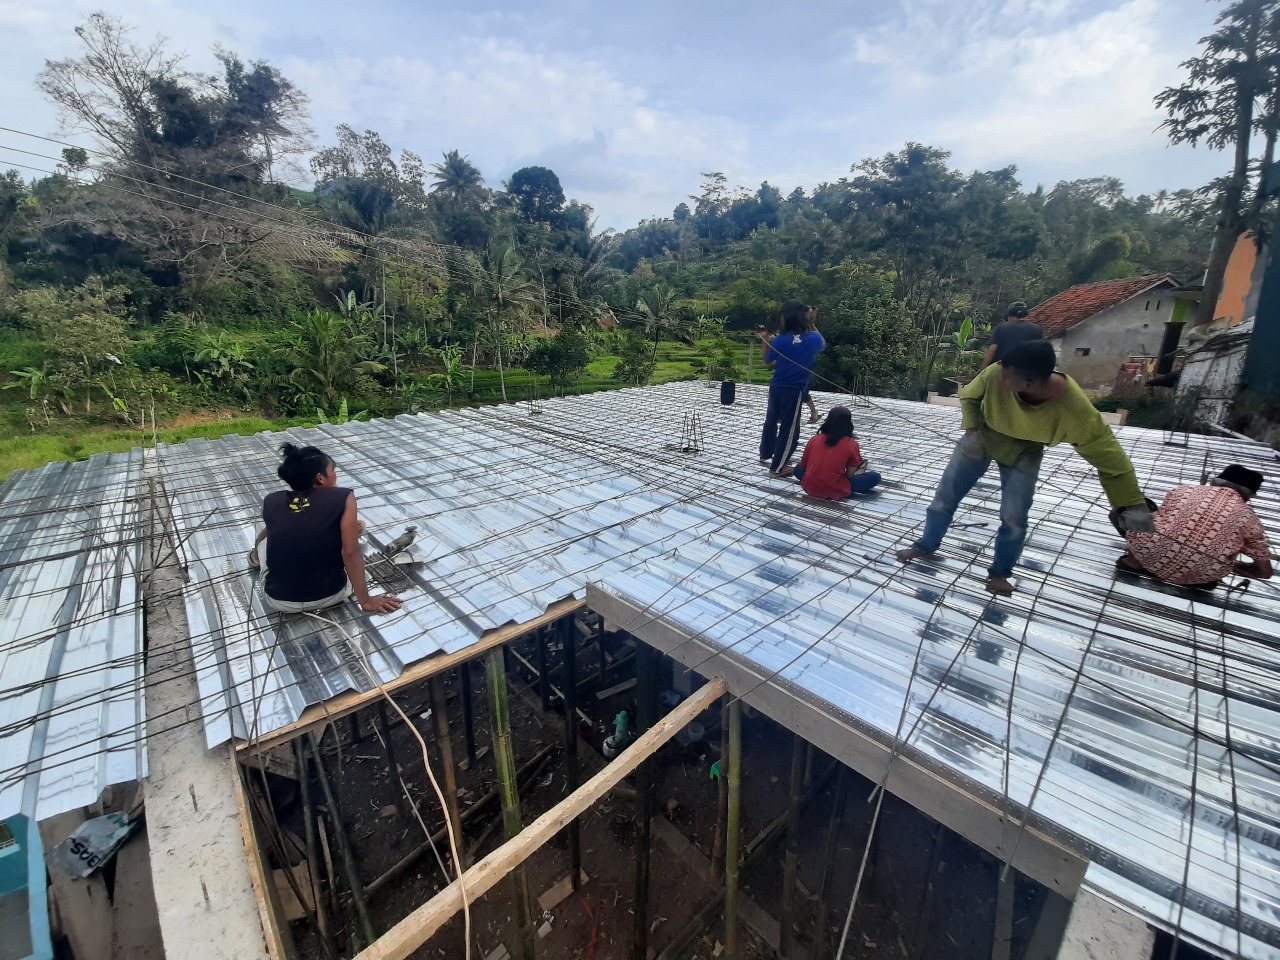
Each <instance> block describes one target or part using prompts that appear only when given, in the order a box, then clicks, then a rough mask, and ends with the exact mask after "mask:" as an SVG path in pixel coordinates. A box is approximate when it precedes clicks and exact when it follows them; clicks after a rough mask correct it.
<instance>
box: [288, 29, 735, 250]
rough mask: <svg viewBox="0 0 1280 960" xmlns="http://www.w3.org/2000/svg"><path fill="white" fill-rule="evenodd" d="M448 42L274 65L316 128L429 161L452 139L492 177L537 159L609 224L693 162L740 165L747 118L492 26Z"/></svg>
mask: <svg viewBox="0 0 1280 960" xmlns="http://www.w3.org/2000/svg"><path fill="white" fill-rule="evenodd" d="M450 50H451V56H450V59H449V60H448V61H445V62H442V61H429V60H427V59H425V58H417V57H381V58H378V59H371V58H363V57H357V56H354V55H351V54H344V55H341V56H332V57H319V58H313V57H304V56H297V55H295V56H292V57H290V58H287V59H286V60H285V61H283V62H282V63H281V64H280V66H281V68H282V69H283V70H284V72H285V74H286V75H287V76H289V77H290V78H291V79H292V80H293V81H294V82H295V83H297V84H298V85H299V86H300V87H301V88H302V89H304V90H306V91H307V92H308V93H309V94H310V95H311V99H312V103H313V112H314V114H315V119H316V126H317V128H318V129H319V130H320V131H321V137H322V139H323V138H326V137H329V136H331V131H332V129H333V127H334V126H335V125H336V124H337V123H341V122H350V123H352V124H353V125H356V126H359V127H361V128H363V127H369V128H371V129H375V130H378V131H379V132H380V133H382V134H383V136H384V137H385V138H386V139H387V140H388V142H390V143H393V144H394V145H396V146H397V147H402V148H403V147H408V148H411V149H415V150H418V151H419V152H421V153H422V154H423V155H424V157H425V158H426V159H427V161H428V162H432V161H433V160H434V159H435V158H436V157H437V156H438V153H439V152H440V151H443V150H445V149H455V148H456V149H459V150H461V151H462V152H463V153H464V154H468V155H470V156H471V158H472V160H473V162H475V163H476V164H477V165H478V166H479V167H480V168H481V171H482V172H483V173H484V174H485V175H486V178H487V179H488V182H489V183H490V185H491V186H495V187H496V186H498V182H499V181H500V180H501V179H503V178H505V177H507V176H509V175H510V174H511V173H512V172H513V171H514V170H515V169H517V168H518V167H519V166H523V165H527V164H531V163H542V164H544V165H547V166H551V167H552V169H554V170H556V172H557V173H558V174H559V175H560V177H561V180H562V182H563V183H564V187H565V192H566V193H567V194H568V195H569V196H571V197H576V198H577V199H580V200H584V201H586V202H588V203H591V204H593V205H594V206H595V207H596V209H597V210H600V211H601V212H602V213H603V214H605V216H606V217H607V220H608V223H607V224H606V225H616V226H623V225H627V224H629V223H634V222H635V220H637V219H639V218H640V217H643V216H652V215H654V214H655V213H657V214H661V213H666V212H669V210H670V209H671V208H672V207H673V206H674V205H675V204H676V203H677V202H679V200H680V199H682V198H683V195H684V194H685V193H688V192H689V191H690V190H691V189H692V188H693V186H694V185H696V182H697V173H698V171H699V170H706V169H711V168H714V169H732V168H733V166H734V165H735V164H736V165H737V166H739V167H745V163H744V162H743V158H744V157H745V156H746V154H747V146H748V136H747V133H746V130H745V127H744V126H743V125H741V124H739V123H735V122H733V121H731V120H729V119H727V118H725V117H722V116H717V115H715V114H713V113H706V112H694V111H681V112H676V111H672V110H669V109H664V108H662V107H660V106H658V105H655V104H654V103H653V102H651V100H650V97H649V95H648V94H647V92H646V91H645V90H644V89H643V88H642V87H641V86H639V85H636V84H630V83H625V82H623V81H622V80H620V79H619V78H618V77H617V76H615V75H614V73H613V72H612V71H611V70H610V69H609V68H608V67H607V66H606V65H604V64H602V63H599V62H595V61H591V60H584V59H581V58H575V59H573V60H570V59H569V58H567V57H557V56H555V55H552V54H550V53H547V52H544V51H539V50H533V49H530V48H528V47H526V46H525V45H523V44H521V43H518V42H516V41H513V40H509V39H508V40H499V39H496V38H492V37H490V38H474V39H472V40H470V41H467V40H465V39H463V38H454V41H453V42H452V43H451V44H450ZM573 144H591V145H592V146H591V149H590V150H589V151H586V152H585V153H584V154H583V155H582V156H575V155H573V154H572V153H570V152H568V151H567V150H566V147H567V146H569V145H573ZM578 173H581V174H582V178H581V182H576V181H575V175H576V174H578Z"/></svg>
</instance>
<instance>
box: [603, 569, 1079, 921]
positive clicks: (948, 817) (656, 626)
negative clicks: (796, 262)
mask: <svg viewBox="0 0 1280 960" xmlns="http://www.w3.org/2000/svg"><path fill="white" fill-rule="evenodd" d="M587 604H588V606H590V608H591V609H592V610H594V611H595V612H596V613H599V614H601V615H603V616H605V617H607V618H608V619H609V621H610V622H613V623H617V624H618V625H619V627H620V628H621V629H623V630H630V631H631V632H632V633H634V634H636V635H638V636H639V637H640V638H641V639H642V640H644V641H646V642H647V643H649V644H651V645H652V646H655V647H657V648H658V649H659V650H662V651H663V652H665V653H667V654H668V655H669V656H672V657H674V658H675V659H676V660H678V661H680V662H681V663H683V664H684V665H685V666H687V667H689V668H690V669H693V670H695V671H696V672H698V673H701V674H712V673H714V674H715V675H716V676H718V677H722V678H723V679H724V680H725V682H726V683H728V685H729V690H730V691H731V692H732V693H733V694H734V695H735V696H741V697H742V698H743V699H744V700H745V701H746V703H748V704H750V705H751V706H752V707H754V708H755V709H757V710H759V711H761V712H762V713H765V714H767V715H768V716H769V717H771V718H773V719H774V720H775V721H777V722H778V723H780V724H782V725H783V726H784V727H786V728H787V729H788V730H790V731H792V732H793V733H798V734H800V735H801V736H802V737H804V738H805V739H806V740H808V741H809V742H810V743H812V744H813V745H814V746H815V747H817V748H818V749H819V750H822V751H823V752H824V753H826V754H827V755H829V756H832V757H835V758H836V759H837V760H839V761H841V762H842V763H844V764H845V765H846V766H848V767H850V768H852V769H853V770H856V771H857V772H858V773H859V774H861V775H862V776H864V777H866V778H867V779H868V780H872V781H874V782H876V783H879V782H880V780H881V779H882V778H883V777H885V775H886V772H887V774H888V779H887V781H886V784H885V786H886V788H887V789H888V790H889V792H890V793H893V794H894V795H896V796H898V797H901V798H902V799H903V800H905V801H906V802H907V803H909V804H911V805H912V806H913V807H915V808H916V809H917V810H919V811H920V812H922V813H924V814H925V815H926V816H929V817H932V818H933V819H934V820H936V821H938V822H939V823H942V824H945V825H946V827H947V829H949V830H952V831H954V832H956V833H958V834H960V835H961V836H962V837H964V838H965V839H967V840H969V841H970V842H971V843H975V844H977V845H978V846H979V847H981V848H982V849H984V850H986V851H987V852H988V853H990V854H991V855H992V856H995V857H998V858H999V859H1001V860H1005V859H1007V857H1008V856H1009V854H1010V852H1011V851H1013V839H1014V837H1015V836H1016V835H1017V833H1018V830H1017V825H1016V823H1011V822H1009V821H1010V820H1011V819H1012V818H1010V817H1009V816H1008V814H1009V813H1012V814H1013V815H1014V816H1015V817H1017V816H1021V815H1022V814H1023V813H1024V811H1023V810H1022V808H1020V807H1015V808H1014V809H1013V810H1012V811H1008V810H1006V809H1004V808H1003V804H1002V803H1001V801H1000V800H999V799H998V798H997V797H995V795H994V794H992V795H991V796H990V797H987V796H984V795H980V794H979V793H977V792H976V791H975V790H971V789H967V788H966V786H965V785H962V784H961V783H957V782H955V781H953V780H951V779H947V778H944V777H942V776H941V775H940V774H938V773H936V772H934V771H933V770H930V769H928V768H926V767H925V766H923V765H922V764H921V763H919V762H917V761H916V760H915V759H914V758H913V757H912V756H911V752H910V750H907V751H905V752H901V753H899V754H898V756H897V757H896V758H893V757H892V753H891V748H890V744H889V743H888V742H887V741H886V740H883V739H879V738H877V737H875V736H872V735H871V734H870V733H869V732H868V731H867V730H866V729H864V728H862V727H860V726H857V725H855V724H854V723H851V722H849V721H848V720H846V719H845V718H844V717H842V716H838V715H836V713H835V712H834V711H828V710H827V709H824V708H823V707H821V706H819V705H818V704H816V703H811V702H809V701H808V700H801V699H799V698H798V697H796V696H794V695H793V694H792V693H791V692H790V691H788V690H787V689H785V688H784V687H782V686H781V685H778V684H776V683H772V682H768V677H767V675H766V673H765V672H764V671H763V669H762V668H761V667H759V666H758V665H756V664H752V663H750V662H748V661H746V660H744V659H742V658H739V657H734V656H725V655H724V651H723V650H722V649H721V648H720V647H719V646H717V645H715V644H712V643H709V642H708V641H707V640H705V639H703V638H698V637H691V636H690V635H689V634H688V633H686V632H685V631H683V630H681V629H677V628H676V627H674V626H672V625H670V624H668V623H666V622H664V621H662V620H656V619H654V617H653V615H652V614H651V613H648V612H646V611H645V610H643V609H642V608H641V607H639V606H637V605H635V604H633V603H631V602H629V601H627V600H623V599H621V598H619V597H616V596H614V595H613V594H611V593H608V592H606V591H604V590H601V589H599V588H598V587H596V586H594V585H589V586H588V587H587ZM628 624H630V626H628ZM1040 822H1042V821H1040V818H1039V817H1036V816H1033V817H1032V818H1031V823H1030V824H1029V825H1028V827H1027V829H1026V831H1025V832H1024V833H1023V835H1022V840H1021V842H1020V843H1019V844H1018V846H1017V849H1016V851H1013V852H1014V859H1013V867H1014V868H1015V869H1016V870H1019V871H1021V872H1022V873H1025V874H1026V875H1027V876H1029V877H1031V878H1032V879H1033V880H1035V881H1036V882H1038V883H1041V884H1044V885H1045V886H1046V887H1048V888H1049V889H1050V890H1053V891H1054V892H1056V893H1059V894H1061V895H1062V896H1064V897H1066V898H1067V899H1069V900H1070V899H1073V898H1074V897H1075V894H1076V891H1077V890H1078V889H1079V888H1080V884H1081V883H1082V882H1083V881H1084V874H1085V870H1086V868H1087V867H1088V866H1089V861H1088V859H1087V858H1085V857H1084V856H1082V855H1081V854H1079V853H1077V852H1076V851H1075V850H1072V849H1071V848H1070V847H1067V846H1065V845H1064V844H1063V843H1062V842H1060V841H1059V840H1057V839H1055V838H1054V837H1051V836H1049V834H1048V833H1046V832H1045V831H1044V830H1042V829H1040V827H1039V823H1040Z"/></svg>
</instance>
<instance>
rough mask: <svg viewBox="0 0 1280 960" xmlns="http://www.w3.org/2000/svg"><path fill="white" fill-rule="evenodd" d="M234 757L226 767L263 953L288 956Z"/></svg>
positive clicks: (274, 959) (279, 958) (280, 958)
mask: <svg viewBox="0 0 1280 960" xmlns="http://www.w3.org/2000/svg"><path fill="white" fill-rule="evenodd" d="M235 759H236V755H235V751H234V750H232V751H231V766H230V770H231V779H232V780H233V781H234V783H235V794H236V809H237V810H238V811H239V813H240V832H241V835H242V836H243V837H244V848H245V857H246V859H247V860H248V861H249V880H250V882H252V884H253V896H254V899H255V900H257V902H258V916H259V917H260V918H261V920H262V932H263V934H264V936H265V938H266V941H267V955H268V956H270V957H271V960H286V958H288V957H291V956H292V954H293V951H292V950H289V951H286V950H285V945H284V939H283V937H282V936H281V935H280V927H279V925H278V924H277V922H276V916H277V911H278V909H279V903H278V902H277V900H276V897H275V889H274V887H272V886H271V885H269V884H268V881H267V864H266V860H265V859H264V856H263V852H262V847H261V845H260V844H259V843H258V831H257V828H256V826H255V824H254V819H253V812H252V811H251V810H250V809H249V798H248V797H247V796H246V795H245V785H244V775H243V773H242V769H243V768H242V767H241V766H240V764H238V763H236V762H235Z"/></svg>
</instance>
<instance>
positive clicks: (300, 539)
mask: <svg viewBox="0 0 1280 960" xmlns="http://www.w3.org/2000/svg"><path fill="white" fill-rule="evenodd" d="M280 453H281V455H282V456H283V457H284V460H283V462H282V463H281V464H280V467H279V469H277V471H276V473H277V475H278V476H279V477H280V479H281V480H283V481H284V482H285V483H287V484H288V485H289V487H290V488H291V489H289V490H277V491H276V492H274V493H269V494H267V496H266V498H265V499H264V500H263V501H262V523H263V530H262V532H261V533H260V534H258V544H259V545H261V544H262V543H263V541H264V540H265V541H266V547H265V555H260V553H259V549H258V547H255V548H254V550H252V551H250V562H255V561H258V560H261V561H262V563H261V569H262V574H263V575H262V588H263V593H264V594H265V596H266V600H267V603H268V605H270V606H271V607H273V608H275V609H277V610H280V611H282V612H285V613H299V612H305V611H311V610H322V609H324V608H326V607H331V606H333V605H335V604H338V603H341V602H342V601H343V600H345V599H347V597H349V596H351V595H352V594H354V595H355V598H356V600H357V601H359V603H360V607H361V609H362V610H366V611H368V612H371V613H390V612H391V611H393V610H396V609H397V608H399V606H400V601H399V600H398V599H397V598H395V597H390V596H370V594H369V588H368V584H367V583H366V580H365V573H364V556H363V554H362V553H361V551H360V533H361V530H362V525H361V523H360V521H359V519H358V518H357V516H356V498H355V494H354V493H352V491H351V490H350V489H348V488H347V487H340V486H338V477H337V471H336V470H335V469H334V464H333V459H332V458H331V457H329V456H328V455H327V454H325V453H324V452H323V451H321V450H319V449H318V448H316V447H301V448H299V447H296V446H294V445H293V444H292V443H286V444H283V445H282V446H281V447H280Z"/></svg>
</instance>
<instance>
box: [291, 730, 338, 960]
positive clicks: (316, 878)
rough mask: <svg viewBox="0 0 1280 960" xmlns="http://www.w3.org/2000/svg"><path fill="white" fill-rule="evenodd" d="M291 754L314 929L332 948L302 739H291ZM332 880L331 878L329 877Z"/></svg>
mask: <svg viewBox="0 0 1280 960" xmlns="http://www.w3.org/2000/svg"><path fill="white" fill-rule="evenodd" d="M293 755H294V759H295V760H296V762H297V764H298V789H299V791H300V792H301V794H302V820H303V826H304V828H305V832H306V840H307V876H308V878H309V879H310V881H311V902H312V903H313V904H315V908H316V931H317V933H318V934H319V935H320V939H321V940H322V941H323V942H324V943H325V944H327V945H328V947H329V950H327V951H326V952H329V951H331V950H332V948H333V944H332V941H330V939H329V915H328V914H327V913H326V912H325V909H324V902H323V901H322V899H321V897H320V845H319V843H318V841H317V837H316V811H315V807H314V806H312V804H311V778H310V777H309V776H307V771H308V769H309V767H308V766H307V756H306V754H305V753H303V751H302V741H300V740H295V741H293ZM330 882H332V878H331V879H330Z"/></svg>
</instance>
